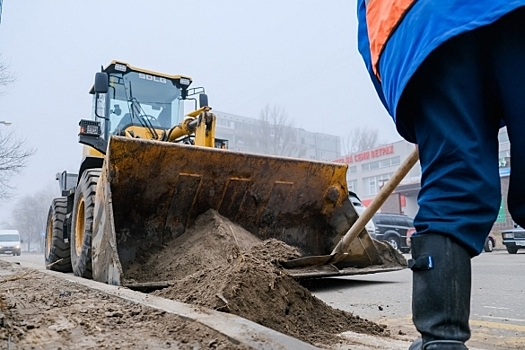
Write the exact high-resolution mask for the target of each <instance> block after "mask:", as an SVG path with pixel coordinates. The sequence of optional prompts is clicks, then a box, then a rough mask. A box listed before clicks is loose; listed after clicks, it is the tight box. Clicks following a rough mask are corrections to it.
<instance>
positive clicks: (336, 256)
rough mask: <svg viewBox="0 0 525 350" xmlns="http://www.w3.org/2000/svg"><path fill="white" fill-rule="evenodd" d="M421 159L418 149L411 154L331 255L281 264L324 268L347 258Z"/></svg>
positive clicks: (282, 262)
mask: <svg viewBox="0 0 525 350" xmlns="http://www.w3.org/2000/svg"><path fill="white" fill-rule="evenodd" d="M418 159H419V153H418V150H417V147H416V148H414V150H413V151H412V152H411V153H410V155H409V156H408V157H407V158H406V159H405V161H404V162H403V163H402V164H401V165H400V166H399V168H398V169H397V170H396V172H395V173H394V174H393V175H392V177H391V178H390V179H389V180H388V181H387V182H386V184H385V185H384V186H383V187H382V188H381V190H380V191H379V193H378V194H377V196H375V197H374V199H373V200H372V202H371V203H370V206H368V207H367V208H366V209H365V211H364V212H363V214H362V215H361V216H360V217H359V218H358V219H357V221H356V222H355V223H354V224H353V225H352V227H350V229H349V230H348V232H346V234H345V235H344V236H343V238H341V240H340V241H339V243H338V244H337V245H336V246H335V248H334V249H333V250H332V253H331V254H330V255H318V256H307V257H303V258H298V259H293V260H288V261H281V262H280V264H281V265H282V266H283V267H284V268H286V269H294V268H303V267H313V266H322V265H327V264H336V263H338V262H340V261H341V260H343V259H345V257H346V256H347V254H348V253H347V251H348V247H349V246H350V244H351V242H352V241H353V240H354V239H355V238H356V237H357V236H359V233H360V232H361V231H362V230H363V228H364V227H365V225H366V223H367V222H369V221H370V220H371V219H372V217H373V216H374V214H375V213H376V212H377V211H378V210H379V208H381V206H382V205H383V204H384V203H385V201H386V199H387V198H388V197H389V196H390V195H391V194H392V192H394V190H395V189H396V187H397V186H398V185H399V183H400V182H401V180H403V178H404V177H405V176H406V174H408V172H409V171H410V169H412V167H413V166H414V164H416V162H417V161H418Z"/></svg>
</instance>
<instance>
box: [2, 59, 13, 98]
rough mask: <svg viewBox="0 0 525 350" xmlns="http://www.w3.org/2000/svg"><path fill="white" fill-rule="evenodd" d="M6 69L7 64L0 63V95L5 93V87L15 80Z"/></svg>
mask: <svg viewBox="0 0 525 350" xmlns="http://www.w3.org/2000/svg"><path fill="white" fill-rule="evenodd" d="M0 57H1V55H0ZM7 68H8V67H7V64H5V63H4V62H2V61H0V95H1V94H3V93H4V92H5V89H6V87H7V86H9V85H10V84H11V83H13V82H14V81H15V78H14V77H13V75H11V73H10V72H9V70H8V69H7Z"/></svg>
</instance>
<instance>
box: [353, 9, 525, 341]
mask: <svg viewBox="0 0 525 350" xmlns="http://www.w3.org/2000/svg"><path fill="white" fill-rule="evenodd" d="M358 17H359V28H358V31H359V33H358V36H359V51H360V53H361V55H362V56H363V59H364V61H365V64H366V67H367V69H368V71H369V73H370V78H371V80H372V83H373V85H374V87H375V88H376V91H377V93H378V96H379V98H380V100H381V101H382V103H383V104H384V105H385V107H386V109H387V110H388V112H389V114H390V115H391V116H392V117H393V119H394V121H395V123H396V127H397V130H398V131H399V133H400V134H401V136H403V137H404V138H405V139H406V140H408V141H410V142H413V143H415V144H417V145H418V148H419V157H420V163H421V171H422V175H421V190H420V192H419V195H418V204H419V210H418V213H417V215H416V216H415V218H414V225H415V227H416V231H417V233H416V234H415V235H413V236H412V238H411V240H412V241H411V246H412V259H411V260H410V261H409V266H410V268H411V269H412V271H413V289H412V313H413V321H414V324H415V326H416V328H417V330H418V331H419V332H420V333H421V338H420V339H417V340H416V341H414V343H412V345H411V347H410V349H411V350H419V349H422V350H433V349H447V350H456V349H458V350H459V349H461V350H463V349H467V347H466V345H465V342H466V341H467V340H468V339H469V338H470V328H469V314H470V294H471V258H473V257H475V256H477V255H479V254H480V253H481V251H482V249H483V245H484V243H485V239H486V237H487V235H488V233H489V232H490V230H491V228H492V226H493V224H494V221H495V220H496V217H497V214H498V210H499V207H500V203H501V189H500V178H499V172H498V145H499V143H498V132H499V129H500V127H502V126H503V125H505V126H506V127H507V131H508V135H509V139H510V142H511V145H512V149H511V158H512V170H511V175H510V188H509V193H508V208H509V211H510V213H511V215H512V217H513V219H514V221H515V222H517V223H518V224H520V225H521V226H523V227H525V181H524V180H523V179H525V152H523V149H525V137H524V135H525V69H524V65H525V63H524V62H525V0H508V1H502V0H476V1H465V0H439V1H438V0H425V1H417V0H358Z"/></svg>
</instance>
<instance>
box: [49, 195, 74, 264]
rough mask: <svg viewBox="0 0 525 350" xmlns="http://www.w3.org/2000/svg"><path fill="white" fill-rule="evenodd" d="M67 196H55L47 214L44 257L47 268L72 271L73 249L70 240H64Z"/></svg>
mask: <svg viewBox="0 0 525 350" xmlns="http://www.w3.org/2000/svg"><path fill="white" fill-rule="evenodd" d="M66 211H67V198H65V197H61V198H55V199H53V202H51V207H50V208H49V213H48V215H47V225H46V240H45V251H44V258H45V261H46V269H48V270H53V271H59V272H71V271H72V268H71V251H70V248H69V242H65V240H64V221H65V220H66Z"/></svg>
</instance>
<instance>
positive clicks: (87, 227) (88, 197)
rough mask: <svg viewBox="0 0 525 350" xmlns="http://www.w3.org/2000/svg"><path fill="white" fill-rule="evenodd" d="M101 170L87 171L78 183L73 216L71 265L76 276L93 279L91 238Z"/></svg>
mask: <svg viewBox="0 0 525 350" xmlns="http://www.w3.org/2000/svg"><path fill="white" fill-rule="evenodd" d="M99 177H100V169H90V170H86V171H85V172H84V173H83V174H82V177H81V178H80V181H79V182H78V185H77V189H76V191H75V198H74V199H73V212H72V214H71V215H72V216H71V239H70V242H71V265H72V266H73V273H74V274H75V276H79V277H84V278H92V267H91V236H92V234H93V211H94V208H95V192H96V189H97V182H98V178H99Z"/></svg>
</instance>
